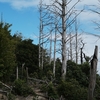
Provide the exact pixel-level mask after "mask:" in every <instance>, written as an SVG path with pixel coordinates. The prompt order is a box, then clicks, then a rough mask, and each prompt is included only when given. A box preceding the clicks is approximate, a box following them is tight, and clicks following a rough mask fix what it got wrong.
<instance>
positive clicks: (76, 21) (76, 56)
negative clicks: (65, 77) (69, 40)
mask: <svg viewBox="0 0 100 100" xmlns="http://www.w3.org/2000/svg"><path fill="white" fill-rule="evenodd" d="M75 20H76V19H75ZM75 32H76V47H75V51H76V64H77V63H78V51H77V49H78V41H77V37H78V36H77V20H76V21H75Z"/></svg>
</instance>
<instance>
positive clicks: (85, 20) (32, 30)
mask: <svg viewBox="0 0 100 100" xmlns="http://www.w3.org/2000/svg"><path fill="white" fill-rule="evenodd" d="M43 1H44V3H46V4H49V1H51V0H43ZM76 1H77V0H72V3H70V5H69V8H70V7H71V6H72V5H73V4H74V3H75V2H76ZM38 4H39V0H0V13H1V14H2V16H3V21H4V22H8V23H10V24H12V27H11V29H12V34H14V33H16V32H17V31H18V32H21V33H22V35H23V36H24V38H31V39H33V40H34V43H35V44H38V41H37V40H38V38H37V37H38V34H39V13H38V9H37V6H38ZM87 5H99V2H98V0H81V2H80V3H78V5H77V6H76V8H77V9H83V7H85V8H86V9H85V10H84V12H83V13H81V14H80V15H79V17H78V21H79V23H80V30H84V32H89V33H93V34H98V35H99V31H97V30H95V28H96V26H95V25H94V24H93V21H95V20H96V21H98V20H99V16H98V15H97V14H94V13H93V12H90V11H87V8H88V7H87ZM80 32H81V31H80ZM84 32H83V33H84ZM83 40H84V42H86V44H85V48H84V52H86V53H87V55H89V56H91V55H92V54H93V52H94V48H95V45H98V46H99V45H100V44H99V43H100V39H99V38H98V37H96V36H92V35H86V34H84V35H83ZM98 48H99V49H100V47H98ZM99 52H100V50H99ZM99 58H100V56H99ZM98 61H100V59H98ZM98 65H100V64H98ZM99 67H100V66H98V70H99V71H100V68H99Z"/></svg>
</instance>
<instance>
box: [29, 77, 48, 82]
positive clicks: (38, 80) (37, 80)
mask: <svg viewBox="0 0 100 100" xmlns="http://www.w3.org/2000/svg"><path fill="white" fill-rule="evenodd" d="M28 80H33V81H36V82H42V83H48V82H47V81H44V80H40V79H35V78H30V77H28Z"/></svg>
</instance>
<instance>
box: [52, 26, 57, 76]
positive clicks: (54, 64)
mask: <svg viewBox="0 0 100 100" xmlns="http://www.w3.org/2000/svg"><path fill="white" fill-rule="evenodd" d="M55 26H56V25H55ZM56 38H57V37H56V27H55V40H54V63H53V75H54V77H55V66H56Z"/></svg>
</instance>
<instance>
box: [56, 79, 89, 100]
mask: <svg viewBox="0 0 100 100" xmlns="http://www.w3.org/2000/svg"><path fill="white" fill-rule="evenodd" d="M58 94H59V96H61V95H62V96H63V97H64V98H65V99H67V100H86V99H87V89H86V88H83V87H81V86H80V85H79V83H78V82H77V81H76V80H75V79H71V80H70V81H68V82H67V81H66V82H65V81H61V84H59V86H58Z"/></svg>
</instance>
